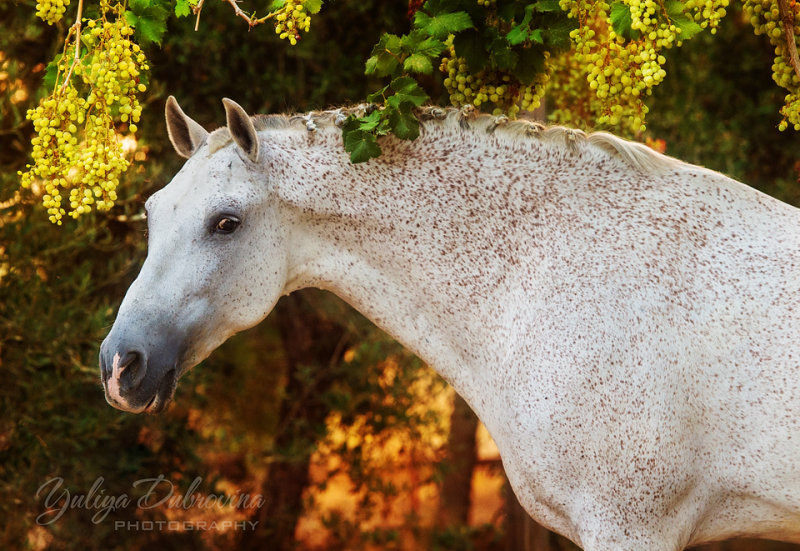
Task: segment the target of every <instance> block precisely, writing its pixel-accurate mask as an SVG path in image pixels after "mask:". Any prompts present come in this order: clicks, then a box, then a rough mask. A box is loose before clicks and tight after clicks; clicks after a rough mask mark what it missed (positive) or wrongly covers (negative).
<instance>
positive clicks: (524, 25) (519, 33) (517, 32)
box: [506, 4, 534, 45]
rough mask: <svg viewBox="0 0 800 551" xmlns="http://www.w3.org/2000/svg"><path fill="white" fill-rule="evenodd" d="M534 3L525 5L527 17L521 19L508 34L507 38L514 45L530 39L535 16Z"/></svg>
mask: <svg viewBox="0 0 800 551" xmlns="http://www.w3.org/2000/svg"><path fill="white" fill-rule="evenodd" d="M533 8H534V4H528V5H527V6H525V17H523V19H522V21H520V23H519V25H517V26H516V27H514V28H513V29H511V30H510V31H509V32H508V34H507V35H506V40H508V42H509V43H510V44H512V45H517V44H522V43H523V42H525V41H526V40H528V36H529V34H530V31H531V28H530V23H531V19H532V18H533Z"/></svg>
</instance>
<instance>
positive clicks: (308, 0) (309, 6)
mask: <svg viewBox="0 0 800 551" xmlns="http://www.w3.org/2000/svg"><path fill="white" fill-rule="evenodd" d="M303 7H304V8H305V9H306V11H307V12H308V13H310V14H312V15H313V14H315V13H319V10H321V9H322V0H303Z"/></svg>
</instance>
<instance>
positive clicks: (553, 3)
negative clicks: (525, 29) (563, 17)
mask: <svg viewBox="0 0 800 551" xmlns="http://www.w3.org/2000/svg"><path fill="white" fill-rule="evenodd" d="M534 7H535V8H536V11H538V12H541V13H547V12H553V11H561V3H560V2H559V1H558V0H539V1H538V2H536V4H534Z"/></svg>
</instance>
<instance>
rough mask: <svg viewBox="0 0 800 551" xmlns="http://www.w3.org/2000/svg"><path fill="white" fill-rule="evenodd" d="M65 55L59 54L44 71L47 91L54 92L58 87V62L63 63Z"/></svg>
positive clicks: (43, 82)
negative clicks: (62, 59) (62, 58)
mask: <svg viewBox="0 0 800 551" xmlns="http://www.w3.org/2000/svg"><path fill="white" fill-rule="evenodd" d="M62 56H63V54H57V55H56V57H54V58H53V61H51V62H50V63H48V64H47V68H46V69H45V70H44V79H43V81H42V84H43V85H44V87H45V88H46V89H47V90H52V89H53V88H55V86H56V77H57V76H58V62H59V61H61V57H62Z"/></svg>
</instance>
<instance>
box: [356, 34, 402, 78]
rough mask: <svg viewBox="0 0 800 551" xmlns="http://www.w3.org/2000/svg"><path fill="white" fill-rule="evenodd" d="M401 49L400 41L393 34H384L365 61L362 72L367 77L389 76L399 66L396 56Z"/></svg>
mask: <svg viewBox="0 0 800 551" xmlns="http://www.w3.org/2000/svg"><path fill="white" fill-rule="evenodd" d="M401 49H402V40H401V39H400V37H399V36H397V35H395V34H388V33H384V34H383V36H381V38H380V40H378V43H377V44H375V47H374V48H372V55H371V56H370V57H369V59H367V63H366V66H365V69H364V72H365V73H366V74H368V75H373V74H374V75H376V76H379V77H385V76H389V75H391V74H392V73H393V72H394V71H395V69H397V66H398V65H399V64H400V60H399V59H398V56H399V54H400V50H401Z"/></svg>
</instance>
